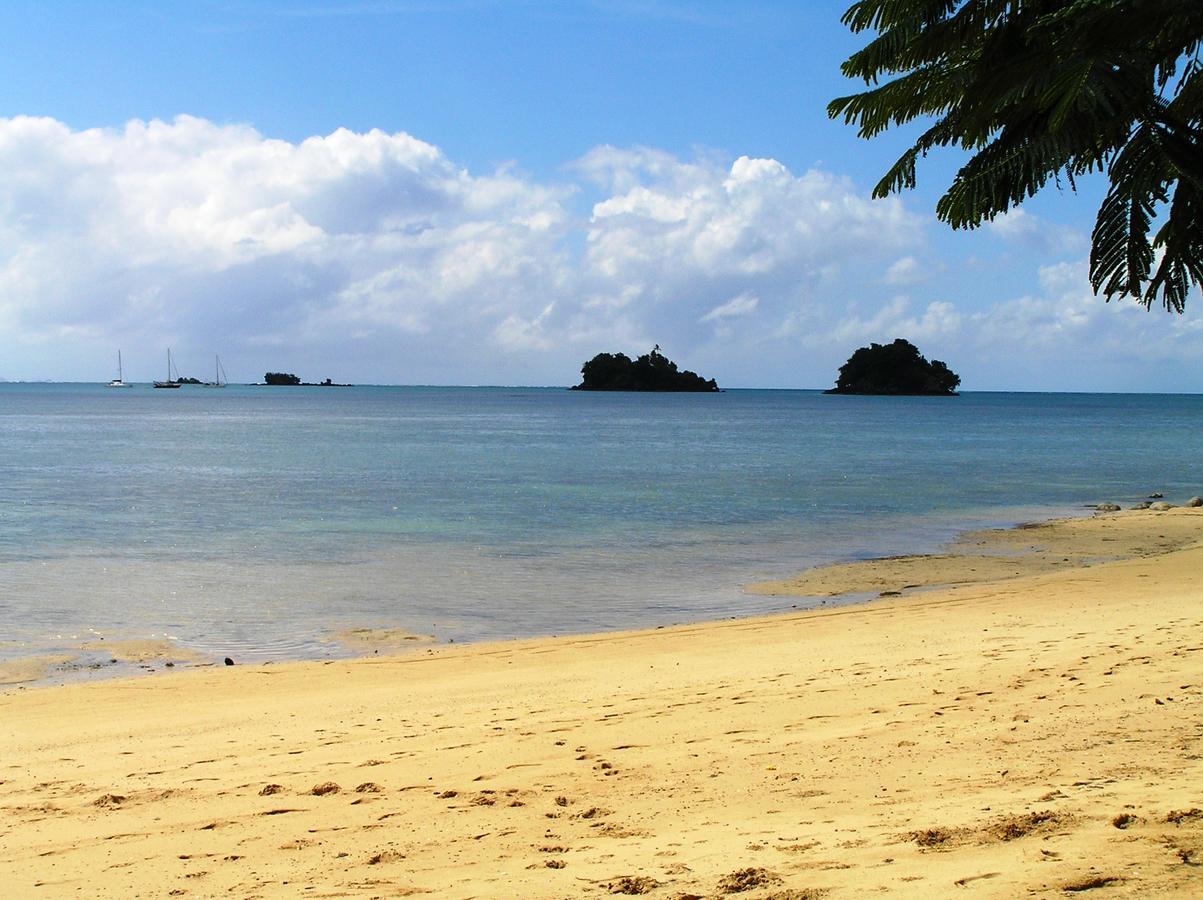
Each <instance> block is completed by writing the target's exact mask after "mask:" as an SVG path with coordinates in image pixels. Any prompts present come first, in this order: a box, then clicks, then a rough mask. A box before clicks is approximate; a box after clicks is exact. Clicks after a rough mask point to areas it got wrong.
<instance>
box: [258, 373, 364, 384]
mask: <svg viewBox="0 0 1203 900" xmlns="http://www.w3.org/2000/svg"><path fill="white" fill-rule="evenodd" d="M263 383H264V384H274V385H285V386H291V387H351V385H349V384H339V383H338V382H335V381H332V380H331V379H329V378H327V379H326V380H325V381H301V379H300V376H297V375H293V374H292V373H291V372H265V373H264V375H263Z"/></svg>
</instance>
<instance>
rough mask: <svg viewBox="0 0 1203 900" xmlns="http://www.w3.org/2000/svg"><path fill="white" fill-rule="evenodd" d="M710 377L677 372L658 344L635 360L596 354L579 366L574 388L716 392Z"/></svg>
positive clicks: (619, 355)
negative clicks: (578, 377)
mask: <svg viewBox="0 0 1203 900" xmlns="http://www.w3.org/2000/svg"><path fill="white" fill-rule="evenodd" d="M718 389H719V388H718V385H717V384H716V383H715V381H714V379H713V378H711V379H709V380H707V379H705V378H702V376H701V375H698V374H697V373H696V372H690V371H684V372H682V371H679V370H678V369H677V364H676V363H675V362H673V361H672V360H670V359H669V358H668V357H667V356H665V355H664V354H663V353H661V352H660V345H659V344H657V345H656V346H655V347H653V348H652V350H651V352H650V353H645V354H644V355H643V356H641V357H639V358H638V359H634V360H633V359H631V358H630V357H629V356H627V355H626V354H625V353H599V354H597V356H595V357H593V359H591V360H589V361H588V362H587V363H585V364H584V365H583V366H581V383H580V384H578V385H576V386H575V387H573V388H572V390H574V391H678V392H681V391H695V392H702V391H706V392H710V391H717V390H718Z"/></svg>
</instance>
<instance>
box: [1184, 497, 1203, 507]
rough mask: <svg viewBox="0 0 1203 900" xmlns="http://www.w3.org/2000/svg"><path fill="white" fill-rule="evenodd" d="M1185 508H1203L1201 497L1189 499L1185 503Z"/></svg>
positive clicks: (1202, 498)
mask: <svg viewBox="0 0 1203 900" xmlns="http://www.w3.org/2000/svg"><path fill="white" fill-rule="evenodd" d="M1185 505H1186V506H1203V497H1191V498H1190V499H1189V500H1187V501H1186V504H1185Z"/></svg>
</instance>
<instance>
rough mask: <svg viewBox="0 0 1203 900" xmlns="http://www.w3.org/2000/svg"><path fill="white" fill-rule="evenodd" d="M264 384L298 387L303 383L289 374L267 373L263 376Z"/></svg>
mask: <svg viewBox="0 0 1203 900" xmlns="http://www.w3.org/2000/svg"><path fill="white" fill-rule="evenodd" d="M263 383H264V384H291V385H296V384H300V383H301V379H300V378H299V377H298V376H296V375H292V374H290V373H288V372H267V373H266V374H264V376H263Z"/></svg>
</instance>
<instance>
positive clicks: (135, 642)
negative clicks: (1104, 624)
mask: <svg viewBox="0 0 1203 900" xmlns="http://www.w3.org/2000/svg"><path fill="white" fill-rule="evenodd" d="M1095 506H1096V505H1095V504H1087V505H1085V506H1082V507H1080V508H1077V507H1075V508H1073V509H1072V510H1070V509H1062V510H1060V511H1059V512H1057V513H1055V514H1052V515H1050V516H1047V517H1043V518H1037V519H1036V520H1030V519H1027V518H1025V517H1019V516H1016V515H1015V513H1016V512H1017V511H1016V510H1012V511H1011V515H1009V516H1005V517H1004V516H999V515H994V516H991V515H987V514H986V511H979V512H978V513H976V514H974V515H962V516H961V517H960V519H961V522H962V525H961V527H960V529H957V528H953V529H950V530H949V531H948V534H949V537H948V538H947V539H940V540H938V542H937V543H935V544H932V543H931V542H930V540H929V541H922V540H919V539H918V538H916V541H915V542H916V543H919V544H926V545H927V546H929V547H931V550H930V551H926V552H924V551H920V552H906V553H903V554H901V555H896V556H884V557H868V558H852V559H848V560H844V561H836V562H829V563H820V564H818V565H814V566H810V567H806V568H802V569H800V570H795V571H794V574H793V575H792V576H788V577H785V578H777V579H771V580H765V581H751V582H746V583H743V584H741V585H739V586H737V587H734V590H736V591H737V592H738V593H739V594H740V595H741V596H743V597H756V596H762V597H779V598H781V599H782V600H783V601H786V600H790V599H792V598H796V599H799V600H804V601H807V603H806V605H798V604H789V605H788V606H786V605H784V604H783V605H782V606H780V607H779V608H777V609H774V610H755V611H746V612H741V611H739V610H734V609H733V610H731V611H729V612H724V613H722V614H720V615H717V616H714V615H712V616H709V617H703V618H699V619H684V620H678V621H673V622H657V623H654V624H636V625H631V626H618V627H615V628H606V629H603V630H601V631H600V632H594V631H591V630H588V629H584V630H580V631H577V630H568V629H558V630H556V631H554V632H552V631H547V632H535V633H533V634H516V635H512V636H502V637H484V638H477V639H469V640H459V641H457V640H454V639H447V640H441V639H439V638H438V637H436V636H435V635H434V634H431V633H415V632H411V631H408V630H406V629H405V628H403V627H398V626H396V625H394V624H380V625H371V624H366V625H365V624H363V623H343V624H339V625H335V626H333V627H330V628H328V629H326V630H324V631H319V632H315V633H314V634H313V635H311V636H310V637H309V640H310V641H311V642H312V643H314V644H315V645H320V646H324V647H327V648H332V652H329V653H325V654H321V655H307V654H302V655H296V656H292V655H290V656H285V657H279V658H276V657H269V658H266V659H265V658H262V657H258V656H256V657H253V658H251V659H249V660H248V659H245V658H244V657H243V656H242V655H241V654H239V653H238V652H237V650H233V649H224V650H216V649H211V648H210V649H202V648H200V647H197V646H195V645H193V644H191V643H189V642H188V641H187V640H180V639H177V638H174V637H169V636H167V635H166V634H162V635H160V634H130V633H125V632H119V631H115V632H111V633H104V632H101V631H98V630H96V629H95V628H91V627H89V628H87V629H84V630H85V631H86V632H87V635H86V636H83V635H81V636H79V637H74V638H71V639H68V640H66V641H59V642H55V643H47V644H45V645H38V646H34V647H31V648H30V649H29V652H26V653H22V654H19V655H12V656H7V657H3V656H0V694H2V693H3V692H5V691H9V690H24V689H27V688H42V687H59V686H66V685H71V684H86V683H92V682H99V681H110V680H114V679H124V678H140V677H146V676H148V675H153V674H160V675H166V674H178V673H179V672H181V671H185V670H187V669H190V668H214V667H221V666H222V665H223V659H225V658H226V657H227V655H228V656H232V657H233V658H234V661H235V663H236V664H239V665H242V664H246V665H283V664H286V663H290V662H325V661H331V660H346V659H358V658H362V657H366V656H373V655H381V654H385V655H387V654H392V653H400V652H405V651H407V650H409V649H412V648H425V647H428V646H440V645H443V644H452V645H457V646H463V645H467V646H475V645H478V644H493V643H498V642H503V643H504V642H508V641H522V640H531V639H535V640H538V639H544V638H555V637H587V636H590V635H592V634H594V633H599V634H619V633H627V632H632V631H640V630H645V629H660V628H665V627H676V626H679V625H704V624H710V623H716V622H723V621H728V620H731V619H740V618H759V617H762V616H772V615H780V614H788V613H790V612H793V611H795V610H798V609H803V610H805V609H823V608H831V607H835V606H848V605H859V604H864V603H868V602H871V601H873V600H874V599H877V598H878V597H886V596H899V595H909V594H912V593H915V592H917V591H925V590H931V589H934V588H939V587H945V586H949V585H952V584H960V583H969V582H975V581H986V580H994V579H997V578H1002V577H1014V576H1016V575H1020V574H1036V573H1037V572H1044V571H1052V570H1054V569H1056V568H1059V567H1060V566H1059V563H1060V562H1061V560H1060V550H1056V552H1052V553H1048V552H1043V551H1041V550H1040V549H1039V548H1037V547H1036V546H1035V545H1036V543H1037V542H1038V540H1039V539H1040V538H1042V537H1045V536H1046V535H1045V531H1046V529H1047V528H1048V527H1049V526H1053V527H1056V526H1057V525H1059V524H1060V523H1063V522H1072V521H1075V520H1090V519H1092V518H1094V517H1095V516H1097V515H1098V512H1097V510H1095V509H1094V508H1095ZM1131 511H1139V508H1138V507H1131V508H1130V509H1129V512H1131ZM1029 512H1030V511H1029ZM999 519H1002V520H1003V521H1006V522H1007V524H990V525H986V526H985V527H983V526H982V525H981V524H980V523H981V522H983V521H990V520H993V521H994V522H997V521H999ZM970 523H979V524H970ZM1063 549H1064V551H1065V552H1067V553H1069V554H1071V558H1070V559H1065V560H1064V562H1065V563H1068V564H1070V565H1072V566H1078V565H1082V564H1083V563H1089V557H1083V556H1082V554H1081V552H1080V549H1079V548H1077V547H1074V546H1072V543H1071V544H1070V545H1069V546H1067V547H1065V548H1063ZM1118 549H1119V551H1120V552H1119V553H1118V554H1112V556H1111V557H1110V558H1116V559H1119V558H1127V557H1128V556H1131V555H1133V554H1134V553H1136V552H1138V551H1141V550H1142V549H1143V548H1142V547H1140V546H1131V547H1121V548H1118ZM992 554H1001V555H992ZM1050 556H1055V557H1057V559H1056V560H1050V559H1049V558H1048V557H1050ZM1016 562H1018V565H1016ZM975 565H976V566H977V571H976V572H974V571H972V570H973V568H974V566H975ZM782 568H785V567H784V566H783V567H782Z"/></svg>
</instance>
